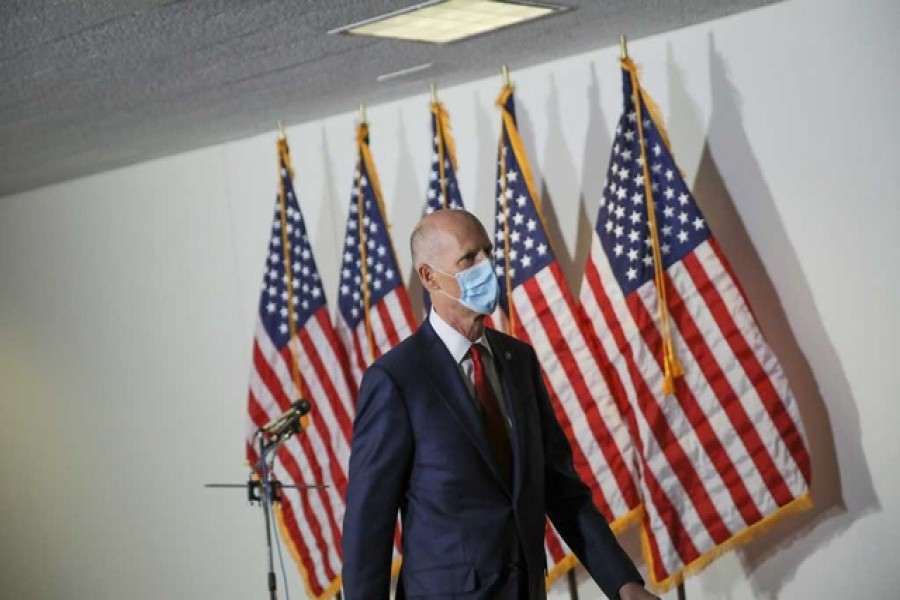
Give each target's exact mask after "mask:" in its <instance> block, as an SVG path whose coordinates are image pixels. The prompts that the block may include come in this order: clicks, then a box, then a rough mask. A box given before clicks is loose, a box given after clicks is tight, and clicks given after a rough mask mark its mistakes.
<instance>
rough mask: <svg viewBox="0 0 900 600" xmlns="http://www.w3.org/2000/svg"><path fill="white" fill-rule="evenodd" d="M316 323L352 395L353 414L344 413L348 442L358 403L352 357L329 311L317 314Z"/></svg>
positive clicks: (345, 436) (321, 311) (345, 433)
mask: <svg viewBox="0 0 900 600" xmlns="http://www.w3.org/2000/svg"><path fill="white" fill-rule="evenodd" d="M316 321H318V323H319V328H320V329H321V330H322V333H323V334H324V335H325V339H326V341H327V343H328V350H330V353H326V354H327V355H330V356H331V358H332V359H334V360H337V362H338V364H339V365H340V369H339V371H340V374H341V376H342V377H343V379H344V383H345V385H346V386H347V391H348V392H349V394H350V398H349V400H350V402H351V406H350V410H351V413H350V414H347V412H346V409H345V410H344V413H345V414H347V422H346V424H345V425H344V438H345V439H347V440H348V441H349V440H350V438H351V436H352V435H353V413H352V411H353V409H354V405H355V402H356V392H357V385H356V382H355V381H354V380H353V375H352V374H351V373H350V357H349V355H348V354H347V349H346V348H345V347H344V345H343V344H342V343H341V340H340V337H339V336H338V335H337V331H336V330H335V328H334V327H333V326H332V324H331V319H330V317H329V316H328V310H327V309H326V310H320V311H319V312H317V313H316ZM336 401H337V402H340V397H339V396H336Z"/></svg>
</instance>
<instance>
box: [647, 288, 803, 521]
mask: <svg viewBox="0 0 900 600" xmlns="http://www.w3.org/2000/svg"><path fill="white" fill-rule="evenodd" d="M665 281H666V296H667V298H668V303H669V313H670V314H671V315H672V319H673V321H674V322H675V326H676V327H677V328H678V331H679V332H680V333H681V336H682V338H684V343H685V345H686V346H687V347H688V348H689V349H690V351H691V354H692V355H693V357H694V361H695V362H696V363H697V366H698V367H700V371H701V372H702V373H703V377H704V379H706V382H707V384H708V385H709V386H710V388H711V389H712V390H713V392H714V393H715V396H716V398H718V400H719V403H720V405H721V407H722V409H723V410H724V411H725V414H726V415H727V416H728V421H729V423H730V424H731V426H732V428H733V430H734V433H735V434H736V435H737V436H738V437H740V439H741V440H742V441H743V443H744V446H745V447H746V448H747V450H748V452H750V455H751V456H752V457H753V459H754V462H756V464H757V467H758V468H759V467H761V465H760V464H759V462H760V461H762V460H763V457H757V454H759V453H760V452H762V453H763V454H765V461H766V462H767V464H768V466H769V467H770V468H772V469H775V474H776V475H777V474H778V471H777V469H776V468H775V465H774V464H773V463H772V462H771V459H769V456H768V454H767V452H766V449H765V447H764V446H763V445H762V442H761V440H760V438H759V432H758V431H757V430H756V428H755V427H754V426H753V423H751V422H750V420H749V419H748V418H747V413H746V412H744V409H743V407H742V406H741V403H740V399H738V397H737V394H736V393H735V391H734V389H733V388H732V386H731V384H730V383H729V382H728V378H727V377H726V376H725V373H724V372H723V371H722V369H721V367H720V366H719V362H718V361H717V360H716V357H715V356H714V355H713V353H712V351H711V350H710V349H709V346H708V345H707V343H706V339H704V337H703V334H702V333H700V330H699V328H698V327H697V324H696V322H695V321H694V319H693V316H692V315H691V314H690V312H689V311H688V309H687V307H686V306H685V303H684V299H683V298H682V297H681V295H680V294H679V293H678V291H677V290H676V289H675V286H674V284H673V283H672V280H671V278H670V275H669V274H668V273H667V274H666V280H665ZM660 343H661V341H660ZM660 368H662V366H661V365H660ZM675 397H676V398H677V400H678V404H679V405H680V406H681V409H682V410H683V411H684V414H685V416H686V417H687V418H688V421H689V422H690V424H691V426H692V427H693V428H694V430H695V431H696V433H697V438H698V439H699V440H700V441H701V443H702V445H703V450H704V451H705V452H706V455H707V456H708V457H709V459H710V461H711V462H712V463H713V465H714V466H715V467H716V470H717V471H718V473H719V475H720V476H721V477H722V481H723V482H724V483H725V487H726V489H727V490H728V493H729V494H730V495H731V498H732V500H733V501H734V505H735V507H736V508H737V509H738V510H739V511H740V513H741V517H742V518H743V519H744V523H745V524H747V525H751V524H753V523H756V522H757V521H759V520H761V519H762V515H761V514H760V512H759V509H758V507H757V505H756V503H755V502H754V500H753V498H752V496H751V495H750V492H749V491H748V490H747V486H746V484H745V482H744V480H743V478H742V477H741V474H740V473H739V472H738V470H737V468H736V467H735V466H734V463H733V462H732V461H731V458H730V457H729V456H728V453H727V451H726V450H725V447H724V446H723V445H722V442H721V440H719V437H718V435H716V433H715V431H714V430H713V428H712V425H710V423H709V418H708V417H707V415H706V413H705V412H704V411H703V409H702V408H701V406H700V403H699V402H698V401H697V398H696V396H694V394H693V392H692V391H691V389H690V387H689V386H688V385H687V384H686V383H685V381H684V380H683V379H681V378H679V379H676V381H675ZM779 479H780V476H779ZM780 484H781V486H784V481H783V480H782V481H781V482H780ZM785 489H786V488H785Z"/></svg>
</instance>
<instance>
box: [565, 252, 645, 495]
mask: <svg viewBox="0 0 900 600" xmlns="http://www.w3.org/2000/svg"><path fill="white" fill-rule="evenodd" d="M550 267H551V269H552V270H551V272H552V274H553V278H554V280H555V281H556V285H557V286H558V287H559V289H560V290H561V291H562V294H561V295H562V297H563V300H564V301H565V303H566V308H567V309H568V311H569V314H570V315H572V319H573V321H574V322H575V325H576V327H578V329H579V333H580V335H581V337H582V339H583V340H584V342H585V345H586V346H587V347H588V350H589V351H591V356H592V358H593V359H594V366H595V367H596V368H597V370H598V371H599V372H600V376H601V377H602V378H603V381H604V383H605V384H606V389H607V390H610V391H611V387H610V378H609V377H608V373H607V371H608V369H606V368H603V366H604V365H607V364H608V363H607V362H601V360H600V355H599V354H598V353H597V344H591V343H590V342H589V340H592V339H593V333H592V332H591V331H589V330H588V328H587V327H586V326H585V322H584V320H583V319H582V318H579V317H580V316H581V315H580V314H579V313H578V311H577V310H576V308H575V306H574V302H573V300H572V296H571V294H570V293H569V291H568V288H567V287H566V281H565V278H564V277H563V274H562V269H561V268H560V266H559V263H557V262H553V263H552V264H551V265H550ZM554 326H556V327H557V332H559V329H558V326H557V324H556V323H554ZM559 336H560V339H562V333H561V332H559ZM563 341H564V340H563ZM573 362H574V361H573ZM573 366H574V365H573ZM574 371H575V374H576V376H577V378H578V382H579V384H580V388H583V389H584V394H581V393H578V389H579V388H576V394H575V396H576V398H578V400H579V404H580V405H581V409H582V411H583V412H584V415H585V417H586V418H587V421H588V424H589V425H590V428H591V432H592V433H593V434H594V439H595V440H597V444H598V446H599V447H600V450H601V451H602V452H603V456H604V457H605V458H606V464H607V465H608V466H609V468H610V470H611V471H612V473H613V477H614V478H615V479H616V482H617V483H618V488H619V492H620V493H621V494H622V497H623V498H624V499H625V503H626V505H627V506H628V508H634V507H635V506H637V505H638V504H640V499H639V498H638V495H637V490H636V489H635V486H634V480H633V479H632V475H631V470H630V469H629V467H628V465H627V464H625V459H624V458H623V456H622V454H621V453H620V452H619V448H618V445H617V444H616V441H615V439H614V438H613V437H612V434H611V433H610V432H609V429H608V428H607V427H606V421H605V420H604V419H603V417H602V415H600V409H599V406H598V404H597V401H596V398H594V397H593V395H592V394H591V390H589V389H588V388H587V384H586V382H585V381H584V377H583V375H582V373H581V371H580V370H578V369H574ZM570 379H572V378H571V377H570Z"/></svg>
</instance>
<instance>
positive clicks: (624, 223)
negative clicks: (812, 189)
mask: <svg viewBox="0 0 900 600" xmlns="http://www.w3.org/2000/svg"><path fill="white" fill-rule="evenodd" d="M622 67H623V77H624V110H623V113H622V116H621V118H620V120H619V123H618V127H617V128H616V136H615V140H614V142H613V147H612V152H611V155H610V160H609V169H608V171H607V176H606V183H605V184H604V188H603V197H602V200H601V201H600V209H599V213H598V216H597V223H596V228H595V233H594V237H593V243H592V247H591V256H590V260H589V262H588V265H587V268H586V271H585V275H584V279H583V282H582V286H581V298H580V299H581V303H582V305H583V306H584V308H585V311H586V314H587V315H588V317H589V319H590V321H591V323H592V324H593V329H594V331H595V332H596V335H597V337H598V339H599V341H600V343H601V345H602V346H603V348H604V350H605V352H606V354H607V355H608V356H609V357H610V358H611V359H612V368H613V369H614V370H615V372H616V374H617V377H618V379H619V380H620V381H621V382H622V384H623V385H624V389H625V391H626V393H627V399H628V404H629V407H630V408H629V410H627V411H624V412H623V414H625V415H626V417H627V420H628V423H629V427H630V429H631V430H632V432H633V436H634V439H635V443H636V444H637V450H638V453H639V456H640V489H641V495H642V497H643V500H644V509H645V511H644V512H645V518H644V523H643V530H644V534H645V535H644V537H645V540H646V542H647V543H646V544H645V552H646V553H647V556H646V557H645V558H646V560H647V564H648V565H649V568H650V578H651V581H652V582H653V583H655V584H656V586H657V587H658V588H660V589H666V588H668V587H670V586H671V585H674V584H676V583H678V582H679V581H681V580H682V578H683V576H684V573H685V570H688V572H691V571H695V570H697V569H699V568H702V567H703V566H704V565H705V564H707V563H708V562H709V561H710V560H712V559H713V558H714V557H715V556H717V555H718V554H719V553H721V552H722V551H724V550H726V549H728V548H730V547H732V546H734V545H736V544H738V543H740V542H741V541H742V540H745V539H748V537H749V536H751V535H753V534H754V533H756V532H757V531H758V530H759V529H760V528H763V527H765V526H767V525H768V524H770V523H771V522H772V521H773V520H774V519H775V518H778V517H781V516H784V515H785V514H787V513H789V512H792V511H794V510H798V509H802V508H805V507H807V506H808V505H809V495H808V493H809V482H810V460H809V455H808V453H807V449H806V444H805V441H804V433H803V427H802V423H801V422H800V416H799V413H798V409H797V404H796V402H795V400H794V397H793V395H792V394H791V391H790V389H789V388H788V383H787V380H786V379H785V376H784V373H783V372H782V370H781V366H780V365H779V364H778V360H777V359H776V357H775V356H774V354H773V353H772V351H771V349H770V348H769V346H768V345H767V343H766V341H765V340H764V339H763V336H762V334H761V333H760V331H759V328H758V327H757V326H756V323H755V322H754V319H753V316H752V314H751V311H750V308H749V307H748V305H747V302H746V299H745V298H744V295H743V292H742V290H741V288H740V286H739V285H738V283H737V282H736V280H735V279H734V276H733V274H732V272H731V267H730V265H729V264H728V261H727V260H726V259H725V256H724V255H723V254H722V251H721V249H720V248H719V245H718V244H717V243H716V240H715V238H713V236H712V233H711V232H710V230H709V227H708V225H707V223H706V221H705V220H704V218H703V215H702V214H701V212H700V210H699V208H698V207H697V204H696V203H695V202H694V198H693V197H692V196H691V192H690V190H689V189H688V187H687V185H686V184H685V181H684V179H683V178H682V175H681V173H680V171H679V170H678V167H677V166H676V164H675V162H674V160H673V158H672V155H671V154H670V150H669V146H668V141H667V138H666V136H665V132H664V131H663V130H662V129H661V121H660V120H659V119H658V118H657V117H656V115H655V114H653V112H655V111H656V109H655V105H653V104H652V101H650V100H649V98H647V96H646V95H645V94H644V93H643V91H642V90H641V89H640V86H639V85H638V82H637V75H636V71H635V67H634V65H633V63H632V62H631V61H630V59H625V60H623V62H622ZM635 94H636V95H638V96H640V98H641V101H640V103H638V104H636V103H635V100H634V96H635ZM648 107H649V109H650V110H648ZM651 111H653V112H651ZM642 139H643V140H644V144H643V146H642V145H641V140H642ZM651 203H652V204H651ZM651 206H653V210H652V211H651V210H650V207H651ZM651 215H653V216H654V217H655V218H654V221H653V222H650V221H649V218H650V216H651ZM654 225H655V232H656V234H655V236H654V235H652V231H653V226H654ZM654 237H655V238H656V239H657V240H658V241H657V242H656V243H654ZM656 257H659V258H661V265H662V269H661V270H660V271H659V272H656V271H655V270H654V265H655V264H656V262H657V258H656ZM658 280H660V281H663V282H664V285H663V286H662V288H660V287H659V286H657V284H656V281H658ZM661 297H662V298H663V299H664V300H663V302H661V301H660V298H661ZM661 306H662V307H663V308H664V310H663V311H662V312H660V311H659V308H660V307H661ZM666 323H668V325H667V324H666ZM667 332H668V335H667ZM667 337H668V339H670V340H671V344H672V346H671V347H672V348H673V349H674V354H675V356H676V357H677V359H678V360H679V361H680V363H681V365H682V366H683V369H684V376H683V377H678V378H675V379H674V393H672V394H666V393H663V391H662V389H663V383H664V381H665V379H666V377H665V368H664V344H665V340H666V339H667Z"/></svg>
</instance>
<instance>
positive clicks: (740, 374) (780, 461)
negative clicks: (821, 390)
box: [678, 242, 807, 514]
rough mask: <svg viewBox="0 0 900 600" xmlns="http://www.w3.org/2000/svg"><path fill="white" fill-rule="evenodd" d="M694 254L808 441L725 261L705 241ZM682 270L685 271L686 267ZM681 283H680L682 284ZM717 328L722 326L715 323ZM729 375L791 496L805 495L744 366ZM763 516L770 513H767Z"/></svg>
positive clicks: (799, 474)
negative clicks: (740, 386) (724, 264)
mask: <svg viewBox="0 0 900 600" xmlns="http://www.w3.org/2000/svg"><path fill="white" fill-rule="evenodd" d="M694 253H695V255H696V257H697V259H698V261H699V263H700V265H701V267H702V268H703V270H704V271H705V272H706V275H707V277H708V278H709V280H710V281H711V282H712V284H713V286H714V287H715V289H716V292H717V293H718V294H719V296H721V297H722V300H723V302H724V304H725V306H726V307H727V308H728V312H729V314H730V316H731V318H732V320H733V321H734V323H735V326H736V327H737V328H738V330H739V331H740V332H741V336H742V337H743V338H744V341H745V343H746V344H747V346H748V347H749V348H750V350H751V351H752V352H753V355H754V356H755V357H756V360H757V361H758V362H759V364H760V365H761V366H762V368H763V371H764V372H765V373H766V375H767V377H768V379H769V381H770V382H771V383H772V387H773V388H774V389H775V392H776V393H777V394H778V396H779V398H782V399H783V400H782V405H783V406H784V407H785V409H786V411H787V414H788V415H789V416H790V417H791V421H792V422H793V423H794V426H795V427H796V428H797V431H798V432H799V433H800V434H801V435H803V436H804V438H805V435H804V432H803V423H802V421H801V420H800V415H799V413H798V410H797V403H796V401H795V400H794V396H793V394H792V393H791V390H790V387H789V386H788V382H787V377H786V376H785V375H784V371H783V370H782V368H781V365H780V364H779V363H778V359H777V358H776V357H775V354H774V353H773V352H772V350H771V348H770V347H769V345H768V343H766V341H765V339H764V338H763V336H762V333H761V332H760V330H759V328H758V327H757V325H756V323H755V321H754V320H753V316H752V313H751V312H750V309H749V307H748V306H747V305H746V303H745V301H744V298H743V295H742V294H741V293H740V291H739V290H738V289H737V286H736V285H735V284H734V281H733V280H732V279H731V277H730V276H729V275H728V274H727V272H726V271H725V268H724V266H723V265H722V263H721V261H719V259H718V257H717V256H716V255H715V253H714V252H713V250H712V248H711V247H710V245H709V243H708V242H704V243H703V244H701V245H700V246H698V247H697V249H696V250H695V251H694ZM679 267H681V265H679ZM681 268H682V269H683V267H681ZM680 279H681V278H680V277H679V280H680ZM684 279H686V280H688V281H687V283H686V284H685V285H686V286H687V285H691V286H693V281H692V280H691V279H690V276H689V274H687V273H686V272H685V275H684ZM678 283H680V281H679V282H678ZM693 290H694V291H695V293H699V292H696V288H695V287H694V288H693ZM679 292H680V293H682V294H684V293H686V292H681V290H680V289H679ZM704 312H705V311H704ZM709 319H710V321H712V318H711V316H709ZM713 325H715V326H716V327H718V326H717V325H716V324H715V322H714V321H713ZM729 350H730V349H729ZM732 356H733V355H732ZM720 364H723V363H722V361H720ZM726 374H728V375H729V381H730V382H731V383H732V387H734V388H735V389H741V388H739V387H737V386H738V385H739V383H738V381H736V380H739V381H740V385H742V386H743V387H744V388H746V390H747V392H748V393H747V394H742V395H741V403H742V405H743V406H744V410H745V411H746V412H747V414H748V416H749V418H750V420H751V421H752V422H753V423H754V426H755V427H756V429H757V431H759V433H760V437H761V438H762V439H763V441H764V442H766V443H767V448H768V449H769V456H770V458H771V459H772V461H773V462H774V463H775V465H776V466H777V467H778V471H779V473H781V477H782V478H783V479H784V481H785V483H786V484H787V486H788V488H789V489H790V491H791V495H792V496H793V497H795V498H797V497H799V496H802V495H803V494H804V493H806V490H807V484H806V481H805V480H804V478H803V474H802V471H801V470H800V467H799V465H798V464H797V463H796V462H795V460H794V457H793V455H792V454H791V452H790V450H789V449H788V448H787V446H786V444H785V442H784V439H783V438H782V437H781V435H780V434H779V433H778V428H777V427H776V425H775V423H774V422H773V421H772V418H771V416H770V415H769V412H768V410H766V408H765V406H764V404H763V402H762V399H761V398H760V397H759V393H758V391H757V389H756V387H755V386H754V385H752V383H751V382H749V381H748V380H747V376H746V373H745V372H744V370H743V369H742V368H741V367H740V365H738V366H737V368H736V369H735V370H734V371H732V370H731V369H729V370H728V371H726ZM732 375H733V377H732ZM769 444H774V445H775V446H776V447H774V448H771V447H769V446H768V445H769ZM772 502H773V505H772V508H771V509H768V510H774V508H775V507H776V506H777V505H776V504H775V501H774V499H773V500H772ZM768 510H767V512H768ZM763 514H766V513H765V512H764V513H763Z"/></svg>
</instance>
